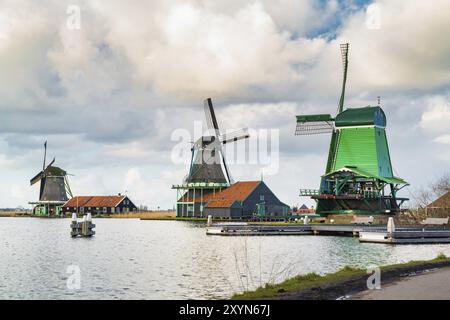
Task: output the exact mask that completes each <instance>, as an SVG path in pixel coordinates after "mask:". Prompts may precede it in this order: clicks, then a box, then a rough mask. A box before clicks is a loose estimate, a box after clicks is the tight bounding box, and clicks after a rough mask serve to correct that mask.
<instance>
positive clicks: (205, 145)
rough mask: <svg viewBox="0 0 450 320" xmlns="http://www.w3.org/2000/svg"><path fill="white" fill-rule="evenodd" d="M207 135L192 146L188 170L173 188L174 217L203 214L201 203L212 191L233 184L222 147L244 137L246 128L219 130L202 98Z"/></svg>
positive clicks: (247, 136)
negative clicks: (175, 195) (174, 197)
mask: <svg viewBox="0 0 450 320" xmlns="http://www.w3.org/2000/svg"><path fill="white" fill-rule="evenodd" d="M204 111H205V115H206V123H207V126H208V129H209V132H208V133H209V135H205V136H202V137H200V138H199V139H198V140H197V141H196V142H195V143H194V145H193V146H192V149H191V152H192V157H191V164H190V166H189V173H188V175H187V176H186V177H185V179H184V181H183V184H181V185H174V186H173V187H172V188H173V189H176V190H177V216H203V206H204V204H205V202H206V200H207V199H209V198H210V197H212V196H214V194H215V192H216V191H221V190H222V189H225V188H228V187H229V186H230V185H232V184H233V183H234V181H233V178H232V176H231V173H230V170H229V168H228V165H227V162H226V159H225V153H224V150H223V146H224V145H226V144H230V143H233V142H236V141H239V140H243V139H248V138H249V137H250V136H249V133H248V129H241V130H237V131H234V132H232V133H222V132H221V131H220V129H219V124H218V122H217V118H216V114H215V111H214V106H213V104H212V100H211V98H208V99H206V100H205V101H204Z"/></svg>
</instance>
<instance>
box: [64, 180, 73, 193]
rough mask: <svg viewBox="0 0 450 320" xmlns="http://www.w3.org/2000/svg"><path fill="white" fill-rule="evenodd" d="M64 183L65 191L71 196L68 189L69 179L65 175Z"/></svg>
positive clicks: (70, 191)
mask: <svg viewBox="0 0 450 320" xmlns="http://www.w3.org/2000/svg"><path fill="white" fill-rule="evenodd" d="M64 185H65V187H66V192H67V193H68V194H69V196H70V197H71V198H73V194H72V190H71V189H70V185H69V179H68V178H67V176H64Z"/></svg>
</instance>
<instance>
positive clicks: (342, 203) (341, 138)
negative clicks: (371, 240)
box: [295, 43, 408, 215]
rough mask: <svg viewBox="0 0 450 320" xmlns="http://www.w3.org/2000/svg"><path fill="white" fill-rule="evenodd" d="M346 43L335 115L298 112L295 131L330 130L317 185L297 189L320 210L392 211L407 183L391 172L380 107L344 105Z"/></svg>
mask: <svg viewBox="0 0 450 320" xmlns="http://www.w3.org/2000/svg"><path fill="white" fill-rule="evenodd" d="M348 49H349V45H348V43H346V44H342V45H341V54H342V61H343V66H344V74H343V83H342V92H341V97H340V100H339V105H338V110H337V115H336V116H335V117H332V116H331V115H330V114H315V115H299V116H297V128H296V132H295V134H296V135H312V134H322V133H331V142H330V149H329V152H328V161H327V165H326V170H325V174H324V175H323V176H322V178H321V182H320V188H319V190H311V189H302V190H300V195H301V196H310V197H311V198H313V199H314V200H316V202H317V209H316V211H317V213H318V214H320V215H329V214H383V213H384V214H395V213H396V212H398V211H399V210H400V206H401V204H402V203H403V202H404V201H406V200H408V199H406V198H398V197H397V192H398V191H399V190H400V189H402V188H403V187H405V186H406V185H408V184H407V182H405V181H404V180H402V179H400V178H398V177H395V176H394V172H393V169H392V164H391V158H390V154H389V147H388V142H387V138H386V130H385V129H386V115H385V113H384V111H383V110H382V109H381V107H380V106H367V107H362V108H347V109H345V110H344V99H345V85H346V81H347V69H348Z"/></svg>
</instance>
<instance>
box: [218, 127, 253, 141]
mask: <svg viewBox="0 0 450 320" xmlns="http://www.w3.org/2000/svg"><path fill="white" fill-rule="evenodd" d="M248 138H250V134H249V133H248V128H244V129H240V130H236V131H233V132H231V133H225V134H223V135H221V136H220V140H221V141H222V143H223V144H227V143H230V142H236V141H239V140H243V139H248Z"/></svg>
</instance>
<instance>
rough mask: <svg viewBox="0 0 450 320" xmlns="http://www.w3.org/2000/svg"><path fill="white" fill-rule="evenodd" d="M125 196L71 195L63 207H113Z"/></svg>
mask: <svg viewBox="0 0 450 320" xmlns="http://www.w3.org/2000/svg"><path fill="white" fill-rule="evenodd" d="M125 197H126V196H88V197H82V196H80V197H73V198H72V199H70V200H69V201H67V202H66V203H65V204H64V206H63V207H66V208H67V207H77V206H78V207H94V208H95V207H115V206H117V205H118V204H119V203H120V202H121V201H122V200H123V199H125Z"/></svg>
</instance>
